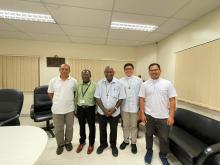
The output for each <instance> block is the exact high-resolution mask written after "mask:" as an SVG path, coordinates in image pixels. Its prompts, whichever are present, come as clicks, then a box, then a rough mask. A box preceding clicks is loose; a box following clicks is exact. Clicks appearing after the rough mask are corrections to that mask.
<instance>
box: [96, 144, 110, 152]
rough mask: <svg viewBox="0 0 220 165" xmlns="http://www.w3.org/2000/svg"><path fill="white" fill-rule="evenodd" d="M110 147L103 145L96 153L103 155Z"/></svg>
mask: <svg viewBox="0 0 220 165" xmlns="http://www.w3.org/2000/svg"><path fill="white" fill-rule="evenodd" d="M107 147H108V146H102V145H100V146H99V147H98V148H97V150H96V153H97V154H101V153H102V152H103V151H104V149H106V148H107Z"/></svg>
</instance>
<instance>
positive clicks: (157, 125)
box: [145, 115, 170, 156]
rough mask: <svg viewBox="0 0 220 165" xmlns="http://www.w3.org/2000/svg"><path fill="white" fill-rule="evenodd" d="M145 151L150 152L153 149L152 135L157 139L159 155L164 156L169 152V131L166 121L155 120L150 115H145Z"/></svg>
mask: <svg viewBox="0 0 220 165" xmlns="http://www.w3.org/2000/svg"><path fill="white" fill-rule="evenodd" d="M146 117H147V124H146V136H145V138H146V149H147V150H148V151H152V147H153V134H155V133H156V135H157V136H158V138H159V147H160V154H162V155H164V156H166V154H167V153H168V152H169V139H168V136H169V130H170V127H169V126H168V125H167V119H156V118H154V117H152V116H150V115H146Z"/></svg>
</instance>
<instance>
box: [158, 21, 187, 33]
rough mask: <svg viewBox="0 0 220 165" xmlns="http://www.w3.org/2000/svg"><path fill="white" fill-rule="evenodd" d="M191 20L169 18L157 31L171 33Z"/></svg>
mask: <svg viewBox="0 0 220 165" xmlns="http://www.w3.org/2000/svg"><path fill="white" fill-rule="evenodd" d="M190 22H191V21H186V20H181V19H169V20H168V21H167V22H165V23H164V24H162V25H161V26H160V27H159V28H158V29H157V30H156V32H160V33H166V34H171V33H174V32H176V31H177V30H179V29H181V28H183V27H184V26H186V25H187V24H189V23H190Z"/></svg>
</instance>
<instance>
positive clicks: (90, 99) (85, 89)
mask: <svg viewBox="0 0 220 165" xmlns="http://www.w3.org/2000/svg"><path fill="white" fill-rule="evenodd" d="M95 89H96V84H95V83H94V82H92V81H90V82H88V83H80V84H79V85H78V86H77V90H76V104H77V105H79V106H83V105H84V106H94V105H95V104H96V103H95V98H94V93H95Z"/></svg>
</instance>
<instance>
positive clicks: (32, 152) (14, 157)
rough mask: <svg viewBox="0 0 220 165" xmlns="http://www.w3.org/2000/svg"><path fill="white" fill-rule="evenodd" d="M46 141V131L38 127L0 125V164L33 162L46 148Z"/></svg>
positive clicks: (23, 164)
mask: <svg viewBox="0 0 220 165" xmlns="http://www.w3.org/2000/svg"><path fill="white" fill-rule="evenodd" d="M47 141H48V136H47V133H46V132H45V131H44V130H42V129H41V128H38V127H34V126H6V127H0V164H2V165H15V164H18V165H32V164H35V163H36V161H37V159H38V158H39V157H40V155H41V154H42V153H43V151H44V149H45V148H46V145H47Z"/></svg>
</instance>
